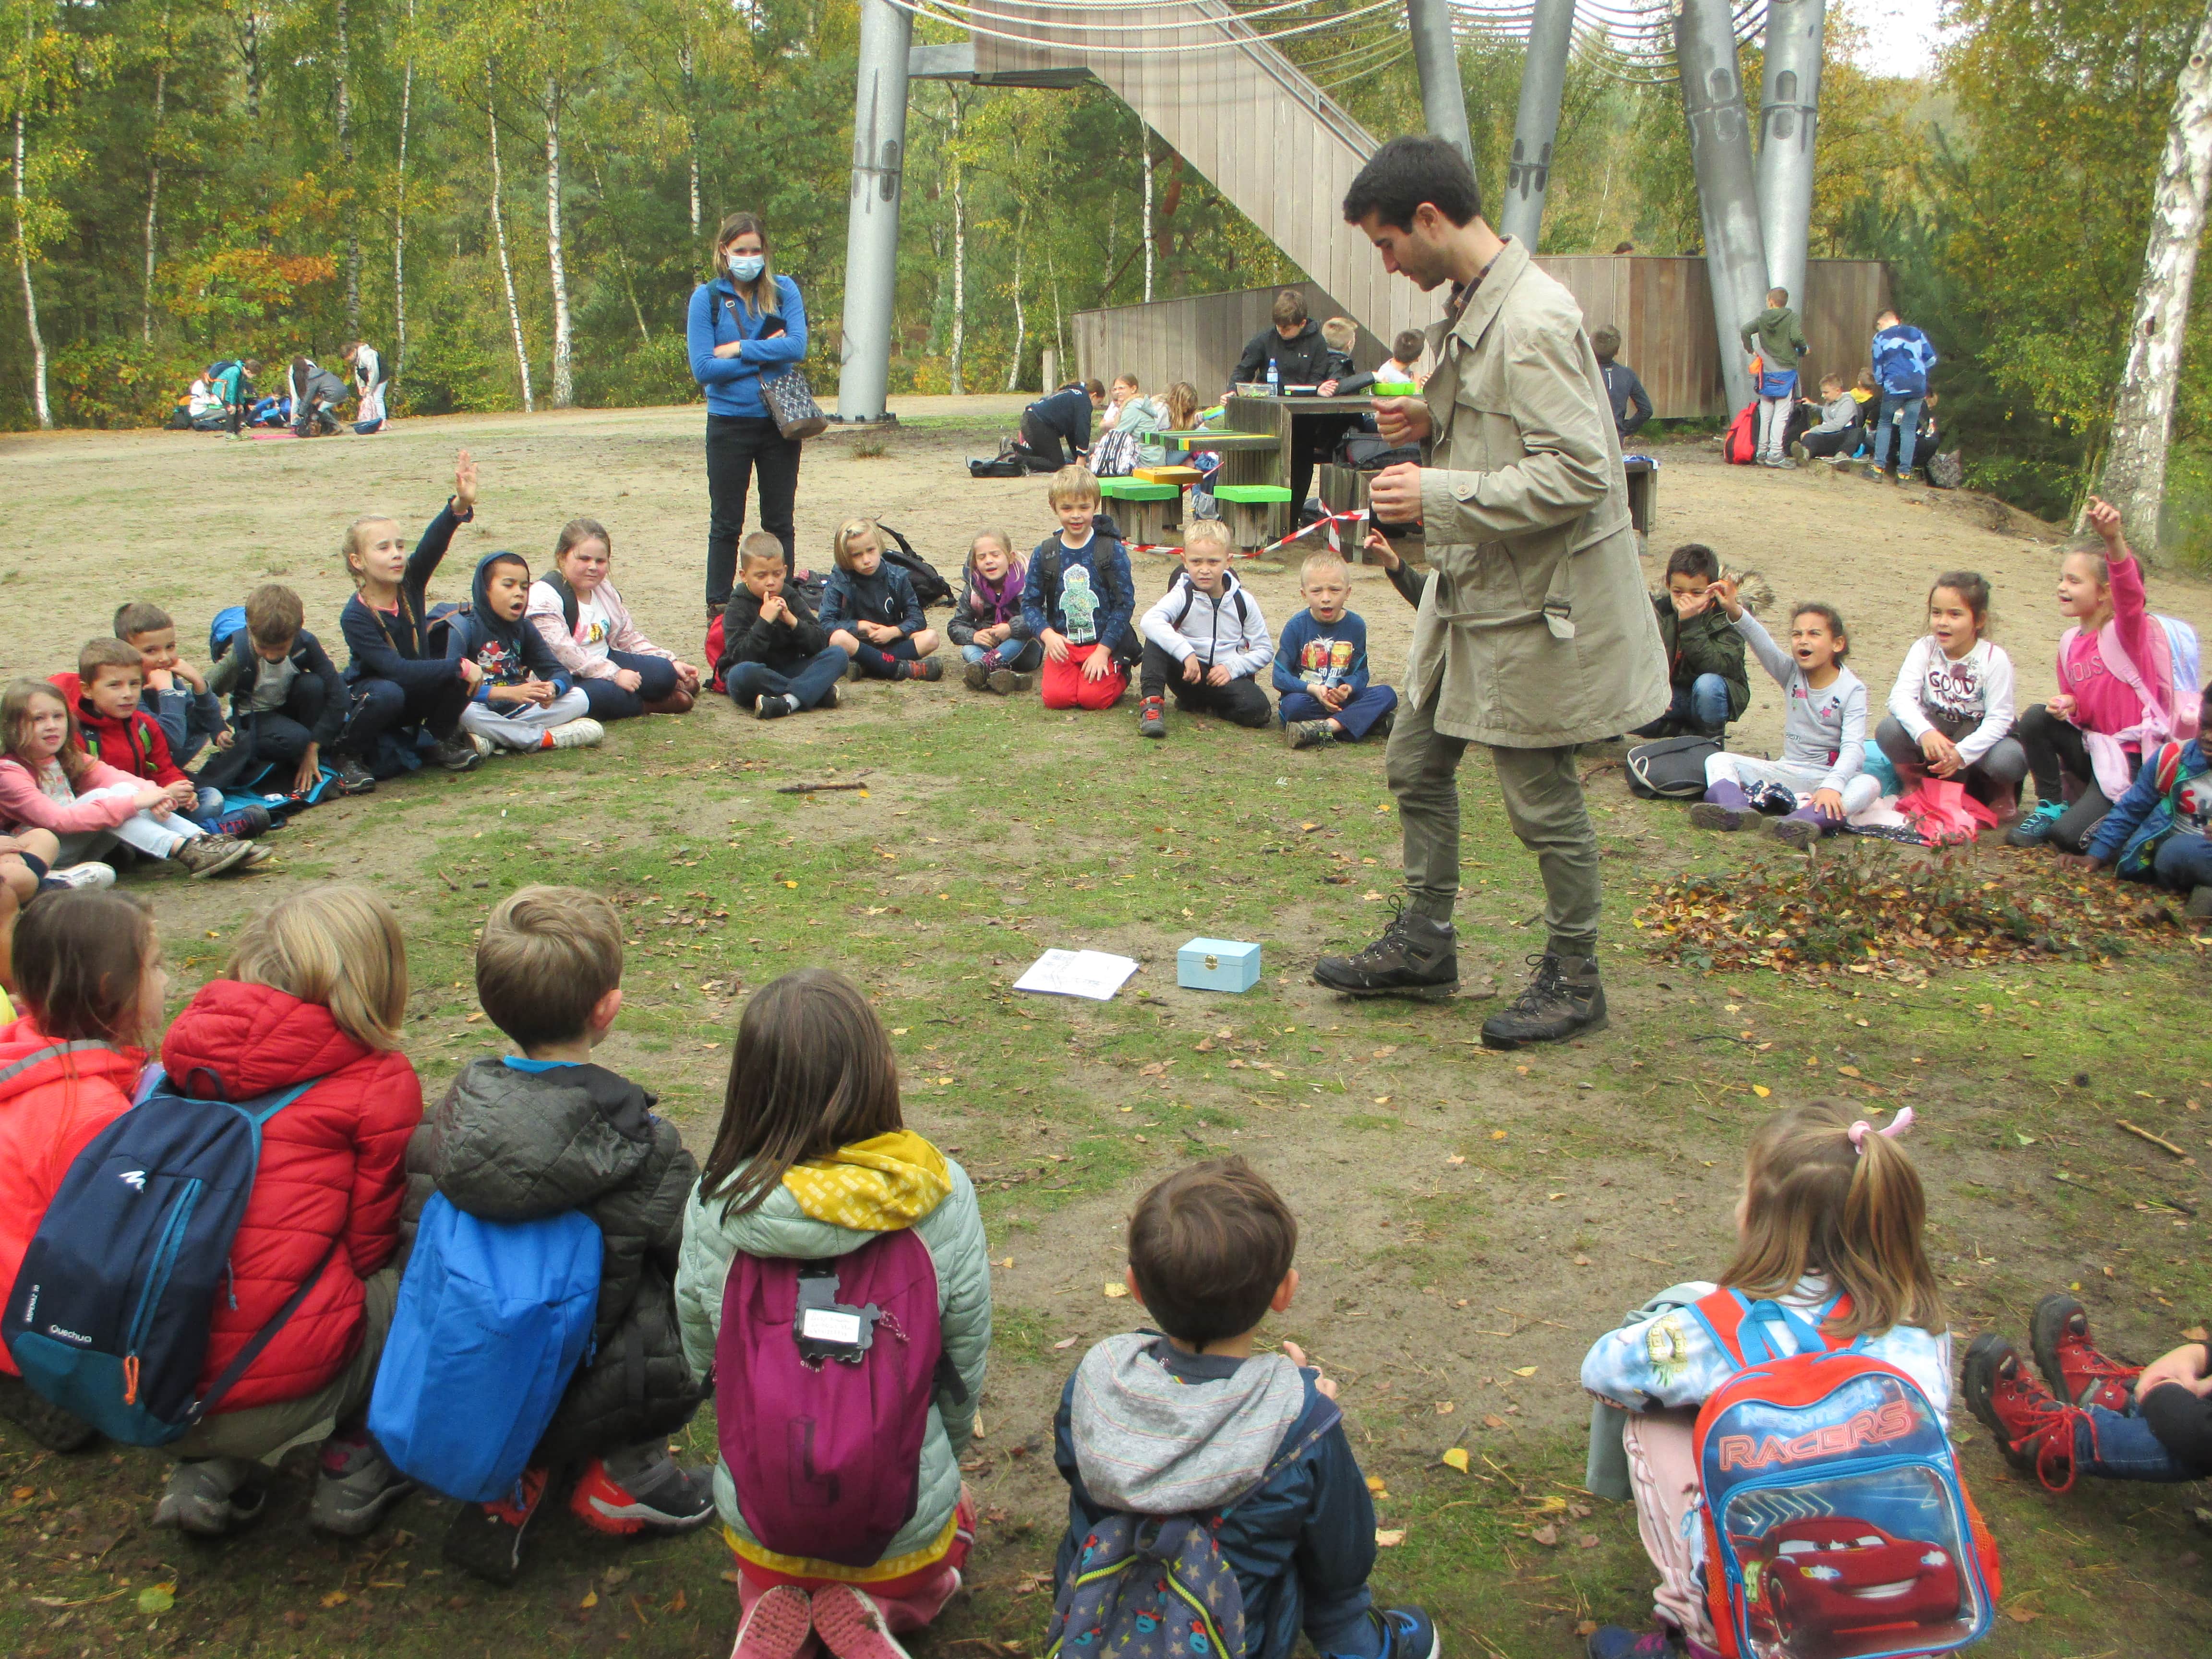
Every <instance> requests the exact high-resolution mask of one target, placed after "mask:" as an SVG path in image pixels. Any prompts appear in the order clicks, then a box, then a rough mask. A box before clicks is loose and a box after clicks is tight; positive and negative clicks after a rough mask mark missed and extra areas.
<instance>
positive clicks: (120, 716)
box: [49, 639, 222, 829]
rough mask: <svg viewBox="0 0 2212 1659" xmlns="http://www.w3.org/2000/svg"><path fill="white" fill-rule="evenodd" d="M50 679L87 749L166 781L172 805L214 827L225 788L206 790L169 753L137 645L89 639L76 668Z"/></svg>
mask: <svg viewBox="0 0 2212 1659" xmlns="http://www.w3.org/2000/svg"><path fill="white" fill-rule="evenodd" d="M49 683H50V684H52V686H53V688H54V689H55V690H57V691H59V692H60V693H61V694H62V696H64V698H65V699H67V701H68V702H69V706H70V713H71V714H75V715H76V726H77V740H78V741H79V742H81V743H82V744H84V747H85V750H86V752H87V753H88V754H91V755H93V756H95V757H98V758H99V759H100V760H102V761H105V762H106V763H107V764H108V765H110V766H112V767H113V768H114V769H116V770H117V771H118V772H127V773H129V774H130V775H131V776H132V777H134V778H144V779H147V780H148V781H151V782H154V783H158V784H160V785H161V787H162V788H164V789H166V790H167V792H168V795H169V805H171V806H173V807H174V808H175V809H176V810H177V811H179V812H182V813H183V814H184V815H185V817H188V818H190V819H191V820H192V822H193V823H197V824H198V825H199V826H200V827H201V828H202V829H207V828H209V827H210V822H211V820H212V819H213V817H214V816H215V815H216V813H218V812H220V811H222V791H221V790H219V789H208V790H203V789H202V788H201V787H200V786H199V785H198V784H197V782H195V781H193V780H192V779H191V778H188V777H186V776H185V769H184V768H183V767H181V766H179V765H178V764H177V763H176V761H175V759H174V758H173V757H172V756H171V755H170V753H169V739H168V738H167V735H166V734H164V733H163V732H162V730H161V722H160V721H158V720H155V718H154V717H153V716H152V715H151V714H148V713H147V712H146V711H145V709H144V708H142V707H141V706H140V704H139V702H138V694H139V692H140V691H141V690H143V689H144V687H145V683H146V665H145V659H144V658H143V656H141V655H140V654H139V652H138V648H137V647H136V646H133V645H131V644H129V643H127V642H126V641H122V640H117V639H106V640H87V641H85V642H84V644H83V645H82V647H80V648H79V649H78V651H77V653H76V673H74V674H55V675H52V676H50V677H49Z"/></svg>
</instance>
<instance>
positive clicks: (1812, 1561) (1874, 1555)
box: [1743, 1516, 1966, 1650]
mask: <svg viewBox="0 0 2212 1659" xmlns="http://www.w3.org/2000/svg"><path fill="white" fill-rule="evenodd" d="M1747 1542H1748V1541H1747ZM1743 1560H1744V1565H1745V1569H1746V1571H1745V1581H1746V1582H1745V1585H1744V1592H1745V1600H1746V1601H1747V1604H1748V1606H1749V1609H1750V1613H1751V1616H1752V1621H1753V1625H1754V1626H1765V1629H1766V1630H1767V1631H1771V1633H1772V1637H1773V1639H1774V1640H1775V1641H1776V1642H1777V1643H1778V1644H1781V1645H1782V1646H1784V1648H1787V1649H1790V1650H1796V1645H1797V1644H1796V1640H1795V1639H1793V1638H1812V1642H1813V1643H1814V1644H1823V1638H1826V1639H1830V1640H1832V1639H1833V1638H1837V1637H1839V1636H1844V1635H1846V1634H1848V1633H1850V1632H1854V1631H1865V1630H1874V1629H1882V1628H1889V1627H1894V1626H1900V1625H1934V1624H1942V1623H1945V1622H1947V1621H1949V1620H1955V1619H1956V1618H1957V1617H1958V1616H1959V1608H1960V1604H1961V1603H1962V1602H1964V1601H1966V1585H1965V1583H1963V1581H1962V1580H1961V1578H1960V1572H1959V1566H1958V1563H1957V1562H1955V1561H1954V1560H1953V1559H1951V1553H1950V1552H1949V1551H1948V1550H1947V1549H1945V1548H1943V1547H1942V1546H1941V1545H1937V1544H1923V1543H1916V1542H1914V1541H1911V1540H1910V1539H1904V1538H1893V1537H1892V1536H1890V1534H1887V1533H1886V1532H1884V1531H1883V1530H1882V1529H1881V1528H1880V1527H1877V1526H1875V1525H1874V1524H1873V1522H1868V1521H1857V1520H1853V1519H1852V1518H1850V1516H1826V1517H1824V1518H1822V1519H1820V1520H1813V1521H1791V1522H1785V1523H1784V1524H1783V1525H1781V1526H1778V1527H1777V1528H1774V1529H1773V1530H1772V1531H1771V1532H1770V1533H1768V1534H1766V1536H1765V1537H1764V1538H1763V1539H1760V1540H1759V1541H1757V1543H1756V1544H1754V1545H1753V1546H1752V1547H1751V1548H1750V1549H1749V1550H1747V1551H1746V1552H1745V1553H1744V1557H1743Z"/></svg>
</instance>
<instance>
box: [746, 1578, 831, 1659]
mask: <svg viewBox="0 0 2212 1659" xmlns="http://www.w3.org/2000/svg"><path fill="white" fill-rule="evenodd" d="M813 1634H814V1620H813V1613H812V1612H811V1607H809V1604H808V1602H807V1599H806V1592H805V1590H803V1589H799V1587H798V1586H797V1585H795V1584H778V1585H777V1586H776V1587H775V1589H771V1590H769V1591H767V1592H766V1593H765V1594H763V1595H762V1596H761V1598H760V1600H759V1601H756V1602H754V1603H753V1605H752V1610H751V1611H750V1613H746V1614H745V1616H744V1619H743V1620H739V1621H738V1643H737V1645H736V1646H735V1647H733V1648H732V1649H731V1650H730V1659H799V1654H800V1653H801V1652H802V1651H803V1650H805V1647H806V1644H807V1643H808V1641H809V1640H810V1639H811V1638H812V1637H813Z"/></svg>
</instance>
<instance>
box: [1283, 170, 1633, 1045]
mask: <svg viewBox="0 0 2212 1659" xmlns="http://www.w3.org/2000/svg"><path fill="white" fill-rule="evenodd" d="M1344 217H1345V220H1346V222H1347V223H1349V224H1354V225H1358V227H1359V228H1360V229H1361V230H1363V231H1364V232H1365V233H1366V234H1367V239H1368V240H1370V241H1371V242H1373V243H1374V244H1375V246H1376V251H1377V252H1379V253H1380V254H1381V255H1382V257H1383V268H1384V269H1385V270H1394V271H1399V272H1401V273H1403V274H1404V275H1405V276H1407V277H1408V278H1410V279H1411V280H1412V282H1413V285H1414V286H1415V287H1416V288H1419V289H1421V290H1422V291H1423V292H1427V291H1429V290H1431V289H1436V288H1438V287H1440V286H1443V284H1445V283H1449V284H1450V294H1451V297H1450V300H1449V302H1448V304H1447V305H1446V307H1445V308H1444V320H1443V324H1442V325H1440V326H1439V328H1438V329H1437V331H1436V333H1435V334H1434V335H1433V336H1432V337H1431V338H1432V340H1433V343H1434V347H1435V352H1436V357H1437V367H1436V370H1435V372H1434V373H1433V374H1431V375H1430V376H1429V379H1428V383H1427V385H1426V386H1425V387H1424V388H1423V396H1421V397H1419V398H1376V400H1375V412H1376V423H1377V424H1378V425H1379V426H1380V427H1381V428H1382V432H1383V436H1384V437H1385V438H1387V439H1389V441H1391V442H1392V443H1394V444H1406V443H1418V444H1419V445H1420V446H1421V452H1422V457H1423V459H1424V461H1425V463H1427V464H1426V465H1420V466H1414V465H1399V466H1393V467H1389V468H1386V469H1384V470H1383V471H1381V472H1379V473H1377V474H1376V477H1375V481H1374V483H1373V484H1372V485H1371V486H1370V499H1371V501H1372V502H1373V506H1374V510H1375V515H1376V518H1378V519H1380V520H1383V521H1384V522H1386V523H1390V524H1416V523H1417V524H1419V525H1420V526H1422V532H1421V533H1422V537H1423V539H1424V541H1425V544H1426V547H1427V550H1428V557H1429V564H1430V567H1431V569H1432V570H1433V572H1434V574H1433V575H1431V578H1430V580H1429V582H1428V585H1427V586H1426V587H1425V589H1424V590H1423V591H1422V594H1421V603H1420V610H1419V613H1418V614H1417V615H1416V616H1415V617H1414V619H1413V652H1412V654H1411V658H1410V659H1409V660H1408V662H1407V666H1406V678H1405V680H1404V682H1403V684H1404V686H1405V701H1404V702H1403V703H1402V704H1401V705H1400V707H1399V710H1398V720H1397V725H1396V726H1395V728H1394V729H1393V730H1392V732H1391V733H1390V746H1389V749H1388V750H1386V751H1385V753H1384V757H1383V774H1384V776H1385V777H1386V778H1387V779H1388V780H1389V785H1390V792H1391V793H1392V794H1394V795H1395V796H1396V797H1397V799H1398V812H1399V822H1400V823H1401V825H1402V827H1403V830H1404V836H1405V864H1406V889H1407V892H1406V900H1405V907H1404V908H1403V909H1402V910H1401V911H1400V913H1399V915H1398V916H1397V919H1396V920H1395V921H1393V922H1392V923H1391V924H1390V926H1389V927H1388V928H1386V929H1385V930H1384V932H1383V937H1382V938H1381V939H1377V940H1376V942H1375V943H1374V944H1372V945H1369V946H1367V947H1366V949H1364V950H1363V951H1359V952H1358V953H1357V954H1355V955H1352V956H1349V957H1322V959H1321V960H1320V961H1319V962H1318V963H1316V964H1315V965H1314V977H1315V979H1316V980H1317V981H1320V982H1321V983H1322V984H1323V985H1325V986H1327V987H1329V988H1330V989H1332V990H1335V991H1342V992H1346V993H1348V994H1351V995H1353V996H1383V995H1395V996H1415V997H1430V998H1433V997H1438V996H1449V994H1451V992H1452V991H1453V990H1454V989H1455V987H1457V985H1458V983H1459V958H1458V944H1457V936H1456V935H1455V933H1454V932H1453V929H1452V909H1453V907H1454V905H1455V903H1456V902H1457V901H1458V897H1459V782H1458V773H1459V763H1460V759H1461V757H1462V756H1463V755H1464V754H1465V753H1466V750H1467V746H1468V744H1469V743H1479V744H1482V745H1483V746H1484V747H1485V748H1486V749H1488V750H1490V757H1491V761H1492V764H1493V766H1494V767H1495V768H1496V770H1497V775H1498V796H1499V799H1501V800H1502V802H1503V803H1504V807H1505V816H1506V818H1507V820H1508V821H1509V822H1510V823H1511V824H1512V826H1513V833H1514V834H1515V835H1516V836H1519V837H1520V840H1521V844H1522V846H1523V847H1525V848H1528V850H1529V851H1530V852H1531V853H1534V854H1535V855H1536V864H1537V868H1538V870H1539V871H1540V872H1541V874H1542V877H1543V882H1544V921H1545V927H1546V930H1547V940H1546V944H1545V947H1544V954H1543V955H1542V956H1541V957H1537V958H1534V963H1535V969H1536V971H1535V973H1534V975H1533V976H1532V977H1531V978H1530V980H1529V981H1528V986H1527V987H1526V988H1525V989H1523V990H1522V993H1521V994H1520V995H1519V996H1517V997H1516V998H1515V999H1514V1000H1513V1001H1512V1002H1511V1003H1510V1005H1509V1006H1506V1007H1504V1008H1503V1009H1501V1010H1499V1011H1498V1012H1497V1013H1495V1014H1492V1016H1491V1017H1490V1018H1488V1019H1487V1020H1486V1021H1484V1022H1483V1026H1482V1041H1483V1042H1484V1043H1485V1044H1486V1046H1487V1047H1490V1048H1519V1047H1521V1046H1522V1044H1524V1043H1529V1042H1557V1041H1558V1040H1559V1039H1560V1038H1562V1037H1570V1036H1576V1035H1577V1033H1580V1032H1583V1031H1594V1030H1603V1029H1604V1027H1605V1024H1606V1007H1605V992H1604V990H1603V989H1602V988H1601V986H1600V984H1599V982H1598V961H1597V922H1598V902H1599V900H1600V898H1601V896H1602V884H1601V878H1600V875H1599V868H1598V846H1597V835H1596V832H1595V830H1594V829H1592V828H1591V826H1590V821H1589V813H1588V811H1586V810H1585V808H1584V806H1583V788H1582V780H1581V777H1580V776H1579V775H1578V774H1577V771H1576V769H1575V745H1576V744H1580V743H1592V742H1596V741H1598V740H1600V739H1602V738H1609V737H1611V736H1613V733H1615V732H1627V731H1632V730H1634V729H1635V728H1636V727H1637V726H1642V725H1644V724H1645V723H1647V722H1648V721H1650V720H1656V719H1657V718H1658V717H1659V715H1660V714H1662V713H1664V712H1665V710H1666V708H1667V704H1668V685H1667V659H1666V653H1665V652H1664V650H1663V649H1662V647H1661V645H1660V642H1659V627H1658V623H1657V621H1656V618H1655V617H1653V615H1652V611H1651V602H1650V599H1647V598H1646V597H1645V596H1644V577H1643V573H1642V572H1641V570H1640V569H1639V568H1638V564H1637V556H1636V532H1635V531H1634V529H1632V527H1631V526H1630V524H1629V521H1628V480H1627V477H1626V474H1625V473H1624V472H1623V471H1622V469H1621V464H1620V440H1619V438H1617V437H1616V436H1615V435H1614V433H1613V414H1612V410H1611V408H1610V407H1609V404H1608V400H1607V395H1606V389H1605V376H1604V374H1603V372H1602V371H1601V369H1600V368H1599V367H1598V361H1597V353H1596V351H1595V349H1592V347H1591V344H1590V342H1589V338H1588V337H1586V336H1585V335H1584V334H1583V318H1582V311H1581V308H1580V307H1577V305H1576V304H1575V301H1574V297H1573V295H1570V294H1569V293H1568V292H1567V291H1566V289H1564V288H1562V287H1560V286H1559V283H1557V282H1555V281H1553V279H1552V278H1551V277H1549V276H1546V275H1545V274H1544V273H1543V272H1542V271H1541V270H1538V269H1537V268H1536V265H1535V263H1534V260H1533V259H1532V258H1530V257H1529V249H1528V247H1527V246H1526V245H1525V244H1523V243H1522V242H1521V241H1520V240H1517V239H1516V240H1504V239H1502V238H1500V237H1499V236H1498V234H1497V233H1496V232H1495V231H1493V230H1492V229H1491V228H1490V226H1489V225H1488V224H1487V223H1486V222H1485V221H1484V219H1483V217H1482V197H1481V194H1480V191H1477V190H1476V188H1475V183H1474V174H1473V173H1470V172H1469V171H1468V165H1467V162H1466V161H1465V160H1464V159H1462V156H1461V155H1460V153H1459V152H1458V151H1457V150H1456V149H1453V148H1452V147H1451V146H1450V145H1449V144H1447V143H1443V141H1441V140H1439V139H1436V138H1411V137H1408V138H1394V139H1392V140H1391V141H1390V142H1389V143H1387V144H1385V145H1383V147H1382V149H1378V150H1376V152H1375V155H1374V157H1373V159H1372V160H1370V161H1369V162H1368V163H1367V165H1366V166H1365V167H1363V168H1361V169H1360V173H1359V176H1358V178H1357V179H1354V180H1353V181H1352V189H1351V191H1350V193H1349V194H1347V195H1346V197H1345V198H1344Z"/></svg>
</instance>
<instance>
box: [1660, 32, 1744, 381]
mask: <svg viewBox="0 0 2212 1659" xmlns="http://www.w3.org/2000/svg"><path fill="white" fill-rule="evenodd" d="M1730 11H1731V8H1730V6H1729V0H1682V9H1681V11H1680V14H1679V15H1677V16H1676V17H1675V19H1674V57H1675V60H1676V62H1677V63H1678V64H1680V67H1681V73H1682V115H1683V118H1684V119H1685V120H1686V121H1687V122H1688V124H1689V129H1690V165H1691V167H1692V169H1693V170H1694V171H1695V172H1696V174H1697V179H1698V209H1699V215H1700V216H1701V217H1702V219H1703V221H1704V223H1705V273H1706V276H1707V278H1708V280H1709V281H1710V282H1711V285H1712V290H1713V327H1714V329H1715V331H1717V333H1718V334H1719V336H1720V356H1721V380H1722V384H1723V386H1725V387H1726V389H1727V392H1728V407H1729V410H1739V409H1741V408H1742V407H1743V406H1744V405H1745V404H1747V403H1749V402H1750V401H1751V366H1750V360H1749V359H1748V358H1747V356H1746V355H1745V353H1744V351H1743V346H1742V340H1741V329H1742V327H1743V325H1744V324H1746V323H1747V322H1749V321H1750V320H1751V319H1753V317H1756V316H1757V315H1759V313H1760V312H1761V311H1763V310H1765V307H1766V250H1765V246H1763V244H1762V243H1761V241H1760V239H1759V207H1758V201H1757V196H1756V193H1755V191H1753V187H1752V172H1751V121H1750V118H1749V117H1748V116H1747V115H1746V113H1745V112H1744V106H1743V71H1742V70H1741V67H1740V66H1739V65H1738V64H1737V62H1736V55H1735V30H1734V27H1733V19H1732V17H1731V15H1730Z"/></svg>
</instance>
